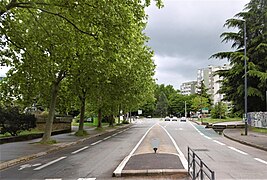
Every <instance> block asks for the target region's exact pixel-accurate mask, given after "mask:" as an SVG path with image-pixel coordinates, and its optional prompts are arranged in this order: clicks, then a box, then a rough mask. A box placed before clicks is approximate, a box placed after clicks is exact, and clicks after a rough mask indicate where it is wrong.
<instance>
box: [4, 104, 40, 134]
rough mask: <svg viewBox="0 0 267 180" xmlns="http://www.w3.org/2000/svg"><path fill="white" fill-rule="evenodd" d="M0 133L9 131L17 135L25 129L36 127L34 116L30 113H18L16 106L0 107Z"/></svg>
mask: <svg viewBox="0 0 267 180" xmlns="http://www.w3.org/2000/svg"><path fill="white" fill-rule="evenodd" d="M0 117H1V118H0V128H1V129H0V134H5V133H7V132H8V133H10V134H11V135H12V136H17V135H18V133H20V132H21V131H25V130H31V128H34V127H36V118H35V117H34V115H31V114H20V113H19V109H18V108H16V107H7V108H1V107H0Z"/></svg>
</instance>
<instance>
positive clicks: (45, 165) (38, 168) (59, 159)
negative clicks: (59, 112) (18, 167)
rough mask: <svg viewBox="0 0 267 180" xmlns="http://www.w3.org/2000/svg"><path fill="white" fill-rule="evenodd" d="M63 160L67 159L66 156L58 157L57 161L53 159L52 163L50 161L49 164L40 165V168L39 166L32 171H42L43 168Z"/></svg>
mask: <svg viewBox="0 0 267 180" xmlns="http://www.w3.org/2000/svg"><path fill="white" fill-rule="evenodd" d="M65 158H67V156H63V157H60V158H58V159H55V160H54V161H51V162H49V163H46V164H44V165H42V166H39V167H37V168H35V169H33V170H35V171H37V170H40V169H43V168H45V167H47V166H49V165H51V164H54V163H56V162H58V161H61V160H62V159H65Z"/></svg>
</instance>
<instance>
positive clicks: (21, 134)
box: [0, 129, 43, 138]
mask: <svg viewBox="0 0 267 180" xmlns="http://www.w3.org/2000/svg"><path fill="white" fill-rule="evenodd" d="M42 132H43V131H40V130H38V129H32V130H30V131H21V132H20V133H19V134H18V136H23V135H30V134H39V133H42ZM4 137H11V134H9V133H5V134H0V138H4Z"/></svg>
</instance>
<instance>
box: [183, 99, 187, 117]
mask: <svg viewBox="0 0 267 180" xmlns="http://www.w3.org/2000/svg"><path fill="white" fill-rule="evenodd" d="M184 117H185V118H187V112H186V101H185V102H184Z"/></svg>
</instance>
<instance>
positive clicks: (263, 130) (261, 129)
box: [249, 127, 267, 134]
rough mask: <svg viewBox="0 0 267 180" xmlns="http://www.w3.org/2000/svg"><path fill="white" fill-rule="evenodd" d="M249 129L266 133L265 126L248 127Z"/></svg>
mask: <svg viewBox="0 0 267 180" xmlns="http://www.w3.org/2000/svg"><path fill="white" fill-rule="evenodd" d="M249 130H251V131H253V132H259V133H264V134H267V128H257V127H250V128H249Z"/></svg>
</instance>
